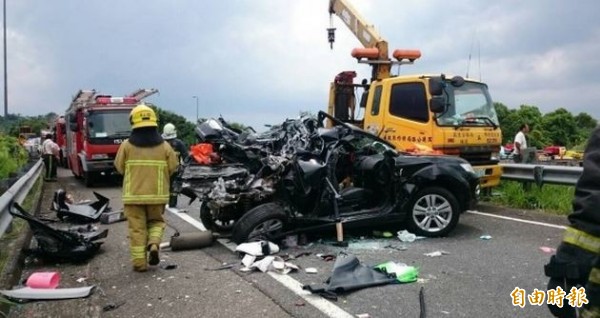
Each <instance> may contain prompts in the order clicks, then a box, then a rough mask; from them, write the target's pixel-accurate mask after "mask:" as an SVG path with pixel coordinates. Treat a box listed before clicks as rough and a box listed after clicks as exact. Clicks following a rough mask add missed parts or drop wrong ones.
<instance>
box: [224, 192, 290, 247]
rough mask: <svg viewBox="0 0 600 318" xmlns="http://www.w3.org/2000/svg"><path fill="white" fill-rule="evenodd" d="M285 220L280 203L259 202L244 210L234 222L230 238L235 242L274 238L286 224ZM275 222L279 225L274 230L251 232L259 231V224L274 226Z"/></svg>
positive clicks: (285, 216)
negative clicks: (246, 210) (260, 232)
mask: <svg viewBox="0 0 600 318" xmlns="http://www.w3.org/2000/svg"><path fill="white" fill-rule="evenodd" d="M287 221H288V218H287V215H286V213H285V211H284V210H283V207H282V206H281V205H279V204H277V203H272V202H271V203H265V204H261V205H259V206H256V207H254V208H252V209H250V211H248V212H246V213H245V214H244V215H243V216H242V217H241V218H240V219H239V220H238V221H237V222H235V224H234V226H233V232H232V233H231V239H232V240H233V241H234V242H235V243H236V244H241V243H244V242H247V241H254V240H262V239H265V240H274V239H277V238H278V237H279V236H278V235H279V234H280V233H282V232H283V230H284V229H285V227H286V225H287ZM277 224H279V225H280V227H279V228H278V229H276V230H275V231H268V232H263V233H262V234H260V235H256V234H253V232H256V231H259V228H260V227H261V226H269V225H272V226H275V225H277Z"/></svg>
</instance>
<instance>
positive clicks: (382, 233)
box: [373, 231, 394, 238]
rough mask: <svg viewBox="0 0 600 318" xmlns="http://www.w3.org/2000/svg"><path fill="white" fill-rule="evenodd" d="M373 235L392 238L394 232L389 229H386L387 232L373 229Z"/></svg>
mask: <svg viewBox="0 0 600 318" xmlns="http://www.w3.org/2000/svg"><path fill="white" fill-rule="evenodd" d="M373 235H374V236H376V237H385V238H390V237H393V236H394V234H393V233H392V232H388V231H385V232H381V231H373Z"/></svg>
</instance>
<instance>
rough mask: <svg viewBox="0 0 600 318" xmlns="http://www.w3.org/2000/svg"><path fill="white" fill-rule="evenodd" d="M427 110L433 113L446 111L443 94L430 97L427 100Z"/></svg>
mask: <svg viewBox="0 0 600 318" xmlns="http://www.w3.org/2000/svg"><path fill="white" fill-rule="evenodd" d="M429 110H430V111H431V112H432V113H435V114H439V113H443V112H444V111H446V98H445V97H444V96H433V97H431V100H430V101H429Z"/></svg>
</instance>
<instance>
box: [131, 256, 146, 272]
mask: <svg viewBox="0 0 600 318" xmlns="http://www.w3.org/2000/svg"><path fill="white" fill-rule="evenodd" d="M132 262H133V270H134V271H136V272H145V271H147V270H148V265H147V264H146V259H145V258H134V259H133V260H132Z"/></svg>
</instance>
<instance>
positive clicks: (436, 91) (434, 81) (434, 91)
mask: <svg viewBox="0 0 600 318" xmlns="http://www.w3.org/2000/svg"><path fill="white" fill-rule="evenodd" d="M443 93H444V85H443V82H442V79H440V78H436V77H434V78H431V79H430V80H429V94H431V95H432V96H439V95H442V94H443Z"/></svg>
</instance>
